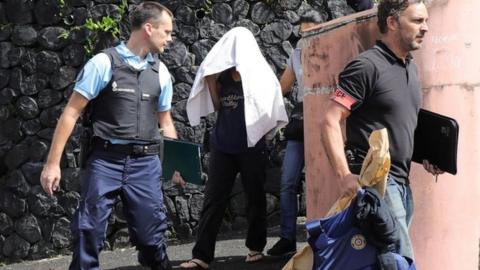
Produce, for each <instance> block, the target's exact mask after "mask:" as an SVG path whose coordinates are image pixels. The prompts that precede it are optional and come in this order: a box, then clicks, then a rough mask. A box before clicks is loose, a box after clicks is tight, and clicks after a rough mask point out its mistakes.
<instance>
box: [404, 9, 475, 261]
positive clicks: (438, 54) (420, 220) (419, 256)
mask: <svg viewBox="0 0 480 270" xmlns="http://www.w3.org/2000/svg"><path fill="white" fill-rule="evenodd" d="M478 10H480V1H477V0H455V1H453V0H450V1H448V0H443V1H435V2H434V3H433V5H432V6H431V7H430V8H429V14H430V20H429V28H430V31H429V33H427V36H426V40H425V42H424V44H423V47H422V49H421V50H420V51H418V52H416V53H415V55H414V57H415V59H418V60H417V64H418V66H419V71H420V74H421V78H422V85H423V91H424V108H426V109H430V110H432V111H435V112H439V113H441V114H445V115H448V116H450V117H453V118H455V119H456V120H457V121H458V122H459V125H460V139H459V149H458V174H457V175H456V176H452V175H449V174H445V175H441V176H439V179H438V182H437V183H435V181H434V177H433V176H431V175H429V174H427V173H425V171H424V170H423V168H422V167H421V166H419V165H414V166H412V169H413V170H412V174H411V176H412V177H411V179H412V189H413V192H414V200H415V216H414V219H413V224H412V227H411V230H410V233H411V236H412V239H413V244H414V249H415V255H416V260H417V265H418V266H419V269H471V270H474V269H475V270H476V269H479V261H478V258H479V237H480V233H479V229H480V227H479V226H480V175H479V171H478V168H479V167H480V166H479V165H480V164H479V162H480V156H479V151H480V114H479V111H478V110H479V108H480V61H479V60H480V36H479V35H478V31H479V28H480V16H479V13H478Z"/></svg>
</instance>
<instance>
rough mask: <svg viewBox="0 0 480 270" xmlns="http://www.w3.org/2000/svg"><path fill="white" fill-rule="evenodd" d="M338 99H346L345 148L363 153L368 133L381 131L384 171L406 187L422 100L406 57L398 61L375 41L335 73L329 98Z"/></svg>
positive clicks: (413, 65)
mask: <svg viewBox="0 0 480 270" xmlns="http://www.w3.org/2000/svg"><path fill="white" fill-rule="evenodd" d="M342 95H343V99H350V100H351V101H352V102H351V103H350V105H351V106H350V111H351V114H350V116H349V117H348V118H347V124H346V133H347V134H346V135H347V140H346V146H347V148H358V149H361V150H363V151H368V148H369V144H368V137H369V136H370V133H371V132H372V131H374V130H377V129H381V128H387V131H388V137H389V144H390V156H391V160H392V166H391V169H390V173H391V174H392V175H393V176H394V177H395V178H396V179H397V181H400V182H404V183H408V175H409V171H410V162H411V158H412V154H413V139H414V132H415V128H416V126H417V118H418V111H419V109H420V105H421V102H422V96H421V84H420V80H419V77H418V72H417V68H416V66H415V64H414V63H413V62H412V59H411V56H410V55H409V56H408V57H407V59H406V61H405V63H404V62H403V61H402V60H401V59H399V58H397V57H396V56H395V54H394V53H393V52H392V51H391V50H390V49H389V48H388V47H387V46H386V45H385V44H383V43H382V42H377V44H376V45H375V46H374V47H373V48H372V49H370V50H367V51H365V52H364V53H362V54H361V55H360V56H358V57H357V58H356V59H355V60H353V61H352V62H350V63H349V64H348V65H347V67H346V68H345V70H344V71H342V73H341V74H340V75H339V85H338V89H337V91H336V93H335V97H334V99H335V100H336V101H339V103H342V102H341V100H342ZM344 105H345V104H344ZM347 107H348V106H347ZM357 173H358V172H357Z"/></svg>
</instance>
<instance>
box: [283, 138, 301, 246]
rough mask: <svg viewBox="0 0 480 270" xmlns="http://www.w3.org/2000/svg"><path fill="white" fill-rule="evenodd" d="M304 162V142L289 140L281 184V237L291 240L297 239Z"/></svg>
mask: <svg viewBox="0 0 480 270" xmlns="http://www.w3.org/2000/svg"><path fill="white" fill-rule="evenodd" d="M304 164H305V156H304V147H303V142H301V141H295V140H289V141H288V142H287V149H286V152H285V157H284V159H283V166H282V182H281V186H280V211H281V225H280V237H282V238H286V239H288V240H290V241H296V234H297V233H296V227H297V214H298V203H297V192H298V186H299V182H300V177H301V175H302V170H303V166H304Z"/></svg>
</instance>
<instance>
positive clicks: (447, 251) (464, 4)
mask: <svg viewBox="0 0 480 270" xmlns="http://www.w3.org/2000/svg"><path fill="white" fill-rule="evenodd" d="M478 10H480V1H478V0H435V1H434V2H433V5H432V6H431V7H430V8H429V13H430V21H429V26H430V31H429V33H428V34H427V37H426V39H425V41H424V44H423V48H422V49H421V50H420V51H418V52H416V53H415V56H414V57H415V61H416V62H417V64H418V66H419V71H420V74H421V78H422V83H423V93H424V104H423V107H424V108H426V109H430V110H432V111H435V112H438V113H442V114H445V115H448V116H450V117H453V118H455V119H457V121H458V122H459V125H460V141H459V150H458V174H457V175H456V176H452V175H448V174H445V175H442V176H440V177H439V181H438V182H437V183H435V181H434V177H433V176H431V175H429V174H427V173H425V171H424V170H423V168H422V167H421V166H419V165H417V164H413V165H412V173H411V180H412V189H413V192H414V198H415V199H414V200H415V215H414V222H413V224H412V228H411V236H412V239H413V242H414V249H415V254H416V263H417V266H418V269H428V270H430V269H462V270H463V269H467V270H470V269H472V270H473V269H479V267H478V265H479V259H478V258H479V237H480V179H479V178H480V177H479V173H478V172H477V168H478V167H480V166H479V165H480V164H479V162H480V156H479V151H480V115H479V114H478V113H477V112H476V111H477V110H480V109H477V108H480V92H479V91H480V36H479V35H478V34H477V33H478V31H479V29H480V15H479V14H478ZM375 13H376V11H375V10H371V11H366V12H363V13H359V14H354V15H351V16H348V17H344V18H340V19H337V20H334V21H331V22H328V23H326V24H322V25H320V26H319V27H317V28H316V29H313V30H311V31H310V32H308V33H307V34H306V37H305V38H304V39H303V40H302V42H303V43H304V44H303V53H302V61H303V67H304V82H305V87H306V94H305V99H304V100H305V102H304V110H305V143H306V144H305V145H306V147H305V162H306V178H307V217H308V219H314V218H319V217H322V216H324V215H325V213H326V212H327V211H328V209H329V208H330V206H331V205H332V203H333V202H334V201H335V200H336V198H337V197H338V195H339V194H338V187H337V185H336V181H337V179H335V177H334V176H333V172H332V169H331V167H330V164H329V162H328V159H327V157H326V156H325V152H324V149H323V147H322V145H321V143H320V140H321V134H320V128H319V122H320V120H321V117H322V116H323V114H324V111H325V104H326V102H327V100H328V97H329V95H330V93H331V92H332V91H333V89H334V87H335V85H336V81H337V76H338V73H339V72H340V71H341V70H342V69H343V67H344V66H345V65H346V63H348V62H349V61H350V60H351V59H353V57H355V56H356V55H357V54H358V53H359V52H361V51H363V50H364V49H367V48H369V47H371V46H372V45H373V43H374V40H375V39H376V37H377V35H378V33H377V29H376V18H375V16H374V14H375Z"/></svg>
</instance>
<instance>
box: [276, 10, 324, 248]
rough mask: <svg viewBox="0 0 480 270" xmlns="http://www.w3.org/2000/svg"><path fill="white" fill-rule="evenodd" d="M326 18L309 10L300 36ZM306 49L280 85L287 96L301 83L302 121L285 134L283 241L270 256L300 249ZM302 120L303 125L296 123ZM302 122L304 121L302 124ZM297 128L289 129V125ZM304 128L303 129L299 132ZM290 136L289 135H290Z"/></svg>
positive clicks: (289, 66) (293, 58)
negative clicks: (298, 244)
mask: <svg viewBox="0 0 480 270" xmlns="http://www.w3.org/2000/svg"><path fill="white" fill-rule="evenodd" d="M322 22H323V18H322V16H321V15H320V13H318V12H317V11H315V10H309V11H306V12H305V13H304V14H303V15H302V16H301V17H300V33H302V32H304V31H306V30H308V29H309V28H312V27H314V26H315V25H317V24H319V23H322ZM301 57H302V49H301V48H299V47H297V48H295V49H293V51H292V53H291V54H290V58H289V59H288V61H287V68H286V69H285V71H284V72H283V74H282V77H281V79H280V85H281V87H282V93H283V94H284V95H285V94H287V93H289V92H290V91H292V89H293V85H294V83H295V81H296V82H297V92H296V98H295V100H296V102H297V104H296V105H295V108H294V109H293V112H292V115H293V114H295V117H299V116H298V115H297V114H299V115H301V117H299V118H301V119H292V118H290V122H289V124H288V125H287V128H286V130H287V129H288V130H293V131H295V132H291V133H293V134H288V133H285V135H286V137H287V147H286V151H285V157H284V159H283V165H282V176H281V184H280V212H281V224H280V240H278V241H277V242H276V243H275V245H274V246H273V247H272V248H271V249H269V250H268V251H267V254H268V255H272V256H282V255H288V254H292V253H295V252H296V250H297V243H296V242H297V241H296V235H297V229H296V227H297V214H298V203H297V192H298V189H299V186H300V179H301V176H302V171H303V167H304V165H305V157H304V146H303V124H300V123H302V122H303V94H304V92H303V72H302V63H301ZM295 121H298V122H299V124H296V123H295ZM300 121H301V122H300ZM291 125H294V127H293V128H291V129H289V127H288V126H291ZM298 129H301V130H298ZM287 135H288V136H287Z"/></svg>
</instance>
